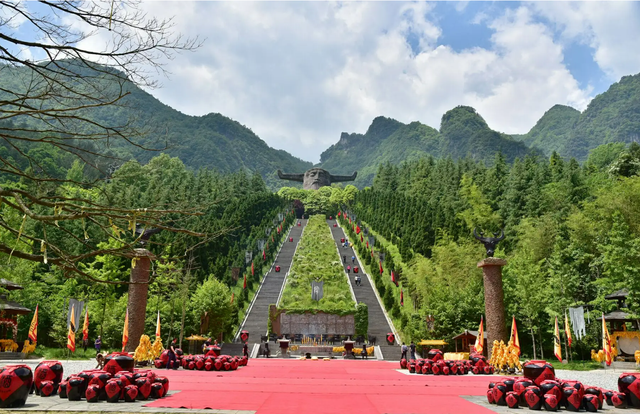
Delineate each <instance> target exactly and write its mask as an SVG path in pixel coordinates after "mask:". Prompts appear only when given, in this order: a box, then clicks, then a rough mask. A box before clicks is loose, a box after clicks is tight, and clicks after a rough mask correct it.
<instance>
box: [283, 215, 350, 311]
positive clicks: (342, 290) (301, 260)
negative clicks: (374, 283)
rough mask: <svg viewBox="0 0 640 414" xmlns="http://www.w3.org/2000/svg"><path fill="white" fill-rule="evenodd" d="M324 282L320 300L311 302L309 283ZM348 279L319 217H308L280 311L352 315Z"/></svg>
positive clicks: (322, 217)
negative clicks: (322, 295)
mask: <svg viewBox="0 0 640 414" xmlns="http://www.w3.org/2000/svg"><path fill="white" fill-rule="evenodd" d="M314 280H316V281H324V297H323V298H322V299H321V300H320V301H314V300H312V299H311V282H312V281H314ZM355 306H356V304H355V302H354V300H353V298H352V296H351V290H350V288H349V280H348V278H347V275H346V274H345V272H344V269H343V268H342V265H341V264H340V257H339V256H338V252H337V250H336V246H335V243H334V241H333V238H332V237H331V231H330V229H329V226H328V224H327V222H326V220H325V217H324V216H322V215H316V216H311V218H310V219H309V223H308V224H307V227H306V228H305V229H304V233H303V236H302V240H300V245H299V246H298V250H297V251H296V255H295V256H294V258H293V264H292V265H291V270H290V271H289V276H287V284H286V286H285V288H284V292H283V294H282V300H281V302H280V306H279V307H280V308H283V309H287V312H289V313H297V312H300V313H302V312H306V311H323V312H326V313H333V314H339V315H346V314H352V313H355V310H356V309H355Z"/></svg>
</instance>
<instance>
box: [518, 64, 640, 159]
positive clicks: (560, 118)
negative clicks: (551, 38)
mask: <svg viewBox="0 0 640 414" xmlns="http://www.w3.org/2000/svg"><path fill="white" fill-rule="evenodd" d="M514 138H515V139H518V140H521V141H522V142H524V143H525V144H527V145H529V146H536V147H538V148H540V149H541V150H543V151H544V152H545V154H547V155H549V154H551V152H553V151H557V152H558V153H559V154H560V155H562V156H564V157H574V158H576V159H577V160H578V161H585V160H586V159H587V157H588V155H589V151H590V150H592V149H593V148H596V147H598V146H600V145H602V144H608V143H611V142H625V143H629V142H634V141H638V140H640V74H637V75H633V76H624V77H623V78H622V79H620V81H619V82H617V83H614V84H613V85H611V86H610V87H609V89H608V90H607V91H606V92H604V93H602V94H600V95H598V96H596V97H595V98H594V99H593V100H592V101H591V102H590V103H589V105H588V106H587V109H586V110H585V111H584V112H582V113H580V112H579V111H577V110H575V109H573V108H570V107H567V106H562V105H556V106H554V107H553V108H551V109H549V110H548V111H547V112H546V113H545V114H544V116H543V117H542V118H540V120H539V121H538V122H537V123H536V125H535V126H534V127H533V128H532V129H531V131H529V132H528V133H527V134H525V135H520V136H514Z"/></svg>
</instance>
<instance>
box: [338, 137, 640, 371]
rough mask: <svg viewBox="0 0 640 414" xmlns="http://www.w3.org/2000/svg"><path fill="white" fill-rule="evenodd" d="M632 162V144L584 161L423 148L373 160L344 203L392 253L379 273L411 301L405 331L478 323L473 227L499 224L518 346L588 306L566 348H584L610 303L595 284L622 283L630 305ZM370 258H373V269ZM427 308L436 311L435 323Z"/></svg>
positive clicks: (636, 304)
mask: <svg viewBox="0 0 640 414" xmlns="http://www.w3.org/2000/svg"><path fill="white" fill-rule="evenodd" d="M614 154H615V155H614ZM639 165H640V146H639V145H637V144H632V145H631V146H630V147H629V148H627V149H625V148H620V147H619V144H616V145H615V146H614V147H612V146H611V145H607V146H603V147H600V148H598V149H596V150H594V151H592V154H591V156H590V158H589V160H588V162H587V163H586V166H585V167H581V166H580V165H579V164H578V163H577V162H576V161H575V160H566V159H562V158H561V157H559V156H558V155H557V154H554V155H553V156H552V157H551V158H550V159H542V158H537V157H531V156H528V157H526V158H525V159H523V160H522V161H520V160H517V161H516V162H514V163H513V164H512V165H509V164H507V163H506V162H505V159H504V157H502V156H501V155H498V156H497V157H496V159H495V161H494V162H493V163H492V165H491V166H490V167H487V166H485V165H484V163H480V162H474V161H471V160H469V159H462V160H459V161H452V160H450V159H443V160H435V159H433V158H423V159H420V160H417V161H413V162H409V163H405V164H403V165H402V166H399V167H396V166H382V167H380V169H379V170H378V173H377V175H376V177H375V180H374V185H373V187H372V188H370V189H365V190H361V191H359V192H358V193H357V194H356V196H355V200H354V202H353V203H352V204H351V207H350V211H352V212H353V214H354V215H355V219H356V220H357V221H358V222H360V223H361V226H365V227H369V228H370V230H371V231H372V232H373V234H374V235H375V236H376V247H375V250H380V251H384V252H386V253H387V255H391V256H392V258H393V261H392V262H390V263H389V264H386V265H385V268H384V271H385V276H384V278H383V280H386V279H390V276H389V273H388V272H390V271H391V270H393V271H394V273H395V275H397V276H398V277H399V279H400V288H401V289H404V295H405V298H406V297H407V295H408V296H409V297H410V298H411V301H412V303H413V304H414V306H415V309H409V310H408V313H407V314H406V315H405V317H401V316H402V315H401V314H404V312H407V310H404V309H403V310H402V312H398V315H397V316H398V317H399V321H400V324H401V330H402V332H403V333H404V334H405V335H407V336H409V337H410V338H413V339H418V338H424V337H427V338H445V339H450V338H451V337H452V336H454V335H456V334H458V333H460V332H462V331H463V330H464V329H477V326H478V321H479V319H480V315H481V314H483V313H484V303H483V290H482V289H483V287H482V273H481V271H480V270H479V269H478V268H477V267H476V263H477V262H478V261H479V260H480V259H482V258H483V257H484V255H485V252H484V247H483V246H482V244H480V243H479V242H478V241H476V240H474V238H473V236H472V232H473V229H474V228H476V227H478V228H479V229H481V230H484V231H485V232H494V231H497V230H499V229H500V228H504V231H505V234H506V239H505V240H504V241H503V242H501V243H500V244H499V245H498V251H497V252H496V256H497V257H504V258H506V259H507V261H508V264H507V266H505V267H504V270H503V272H504V277H503V279H504V285H505V288H504V289H505V302H506V306H507V315H515V317H516V319H517V320H518V324H519V327H520V329H522V330H523V331H521V334H520V341H521V343H522V349H523V353H524V354H525V355H526V356H527V357H533V348H532V344H533V343H534V341H535V346H536V353H537V355H538V356H540V352H541V349H542V350H544V352H545V353H547V355H548V352H550V349H551V347H552V344H553V341H552V337H551V335H552V331H553V324H552V322H553V319H554V317H555V316H559V317H562V316H563V315H564V312H565V310H566V309H567V308H568V307H572V306H579V305H586V306H588V308H589V310H590V312H591V315H592V319H591V320H592V323H591V324H590V325H588V326H587V331H588V335H587V336H586V337H585V338H584V339H582V340H580V341H577V344H576V345H574V348H573V350H574V352H575V353H576V355H575V356H576V357H581V358H587V359H588V358H589V351H590V349H598V339H599V338H600V335H601V332H600V331H599V322H598V321H596V320H595V319H594V318H595V315H599V314H600V313H601V312H605V313H607V312H609V311H611V310H613V309H614V308H615V306H616V304H615V303H614V302H612V301H607V300H605V299H604V296H605V295H607V294H609V293H612V292H614V291H616V290H618V289H622V288H626V289H629V291H630V299H629V300H628V301H627V303H628V305H629V310H630V311H631V312H633V313H634V314H638V312H639V311H640V254H639V253H638V252H639V251H640V226H638V223H640V196H639V195H640V175H639V174H640V168H639V167H638V166H639ZM376 267H377V265H376V263H375V260H374V263H373V265H372V267H371V271H372V272H373V273H374V276H376V272H377V269H376ZM387 289H389V285H387V287H386V289H384V290H387ZM393 289H394V290H395V288H393ZM398 296H399V295H397V293H396V302H398V300H399V299H398V298H397V297H398ZM392 299H393V298H390V299H389V300H390V301H391V302H390V304H389V306H388V307H387V309H388V310H391V309H393V308H394V303H393V301H392ZM405 300H406V299H405ZM396 305H398V303H396ZM427 315H433V316H434V317H435V328H434V330H433V331H431V330H427V326H426V324H425V322H424V321H425V317H426V316H427ZM414 316H415V317H414ZM403 339H405V338H403ZM407 339H408V338H407Z"/></svg>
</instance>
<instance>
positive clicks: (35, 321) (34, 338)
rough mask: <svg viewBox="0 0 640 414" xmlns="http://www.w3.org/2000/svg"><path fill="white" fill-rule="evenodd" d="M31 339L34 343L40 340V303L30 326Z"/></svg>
mask: <svg viewBox="0 0 640 414" xmlns="http://www.w3.org/2000/svg"><path fill="white" fill-rule="evenodd" d="M29 340H30V341H31V343H32V344H35V343H36V342H38V305H36V311H35V313H34V314H33V319H31V326H29Z"/></svg>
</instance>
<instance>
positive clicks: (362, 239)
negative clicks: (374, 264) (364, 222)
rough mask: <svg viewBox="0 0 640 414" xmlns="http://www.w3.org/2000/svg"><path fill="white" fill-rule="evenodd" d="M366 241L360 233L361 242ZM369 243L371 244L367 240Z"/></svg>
mask: <svg viewBox="0 0 640 414" xmlns="http://www.w3.org/2000/svg"><path fill="white" fill-rule="evenodd" d="M363 241H364V238H362V234H361V235H360V243H362V242H363ZM367 244H369V242H367Z"/></svg>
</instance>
